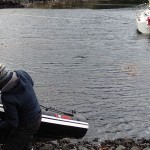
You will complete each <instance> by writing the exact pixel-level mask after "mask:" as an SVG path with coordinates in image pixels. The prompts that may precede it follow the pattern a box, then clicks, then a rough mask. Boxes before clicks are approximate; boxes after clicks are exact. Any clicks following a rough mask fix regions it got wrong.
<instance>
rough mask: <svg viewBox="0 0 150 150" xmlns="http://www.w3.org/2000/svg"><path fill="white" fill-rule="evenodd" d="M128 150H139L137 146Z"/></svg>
mask: <svg viewBox="0 0 150 150" xmlns="http://www.w3.org/2000/svg"><path fill="white" fill-rule="evenodd" d="M130 150H140V149H139V148H138V147H137V146H133V147H132V148H131V149H130Z"/></svg>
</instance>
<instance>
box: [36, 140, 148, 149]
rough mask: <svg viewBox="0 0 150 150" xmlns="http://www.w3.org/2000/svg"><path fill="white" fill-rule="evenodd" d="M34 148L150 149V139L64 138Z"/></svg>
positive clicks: (41, 143) (39, 143)
mask: <svg viewBox="0 0 150 150" xmlns="http://www.w3.org/2000/svg"><path fill="white" fill-rule="evenodd" d="M34 150H150V139H136V140H135V139H116V140H106V141H104V142H99V140H98V139H93V140H92V141H87V140H76V139H68V138H64V139H61V140H51V141H48V142H38V143H35V144H34Z"/></svg>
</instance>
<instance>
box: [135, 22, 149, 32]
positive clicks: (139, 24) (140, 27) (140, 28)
mask: <svg viewBox="0 0 150 150" xmlns="http://www.w3.org/2000/svg"><path fill="white" fill-rule="evenodd" d="M136 22H137V30H138V31H139V32H140V33H142V34H146V35H150V26H148V25H147V21H146V20H144V21H139V20H138V19H137V21H136Z"/></svg>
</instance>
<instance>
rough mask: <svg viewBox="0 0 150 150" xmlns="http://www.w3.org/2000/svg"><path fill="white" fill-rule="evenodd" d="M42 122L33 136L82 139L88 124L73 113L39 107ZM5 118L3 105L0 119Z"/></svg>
mask: <svg viewBox="0 0 150 150" xmlns="http://www.w3.org/2000/svg"><path fill="white" fill-rule="evenodd" d="M41 107H42V108H43V110H42V122H41V126H40V129H39V131H38V132H37V134H36V135H35V136H36V137H39V138H65V137H70V138H77V139H78V138H82V137H83V136H84V135H85V134H86V132H87V130H88V128H89V124H88V123H87V122H86V119H85V118H84V117H83V116H81V115H78V114H76V113H75V112H72V113H66V112H62V111H60V110H56V109H55V108H46V107H44V106H41ZM3 117H5V112H4V109H3V105H2V104H0V119H1V118H3Z"/></svg>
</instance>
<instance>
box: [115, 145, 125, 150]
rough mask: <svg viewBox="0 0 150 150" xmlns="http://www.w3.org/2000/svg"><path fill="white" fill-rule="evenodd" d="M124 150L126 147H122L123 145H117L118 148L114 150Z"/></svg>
mask: <svg viewBox="0 0 150 150" xmlns="http://www.w3.org/2000/svg"><path fill="white" fill-rule="evenodd" d="M124 149H126V147H125V146H123V145H119V146H118V147H117V148H116V150H124Z"/></svg>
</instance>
